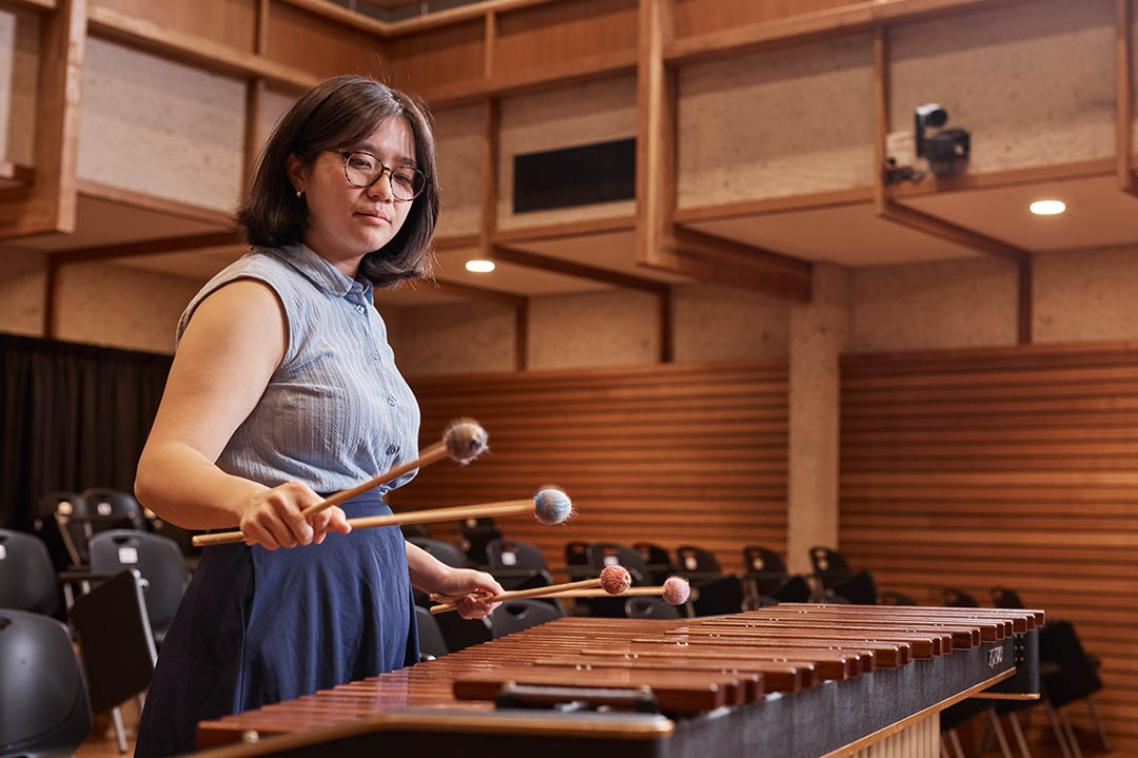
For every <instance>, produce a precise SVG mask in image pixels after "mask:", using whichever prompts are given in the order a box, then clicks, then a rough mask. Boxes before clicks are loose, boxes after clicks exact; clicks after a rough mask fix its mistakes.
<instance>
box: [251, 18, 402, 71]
mask: <svg viewBox="0 0 1138 758" xmlns="http://www.w3.org/2000/svg"><path fill="white" fill-rule="evenodd" d="M267 33H268V46H267V47H266V49H265V57H266V58H268V59H270V60H272V61H275V62H278V63H282V64H285V65H287V66H290V67H294V68H297V69H302V70H304V71H306V72H308V73H309V74H310V75H312V76H314V77H315V78H316V80H317V81H319V80H320V79H325V78H327V77H330V76H337V75H339V74H364V75H367V76H374V77H376V78H378V79H383V80H386V79H387V78H388V77H387V75H388V66H387V64H386V62H385V60H384V55H383V52H382V49H381V40H380V37H379V36H378V34H377V33H374V32H369V31H366V30H363V29H358V28H354V27H350V26H347V25H345V24H343V23H340V22H338V21H336V20H333V19H331V18H328V17H326V16H324V15H322V14H317V13H315V12H313V11H311V10H308V9H306V8H301V7H297V6H294V5H292V4H286V3H283V2H274V3H272V5H271V7H270V9H269V20H268V32H267Z"/></svg>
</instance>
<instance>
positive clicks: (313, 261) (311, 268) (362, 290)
mask: <svg viewBox="0 0 1138 758" xmlns="http://www.w3.org/2000/svg"><path fill="white" fill-rule="evenodd" d="M274 252H276V253H277V254H278V255H279V256H280V257H281V258H283V259H284V260H285V261H286V262H287V263H288V264H289V265H291V266H292V267H293V268H295V269H296V270H297V271H299V272H300V273H302V274H304V275H305V276H306V277H307V278H308V279H310V280H311V281H312V283H313V284H315V285H316V286H317V287H319V288H320V289H321V290H323V291H324V292H327V293H329V294H332V295H335V296H336V297H346V296H347V295H348V294H349V293H355V294H358V295H362V296H363V298H365V299H370V298H371V294H372V285H371V282H369V281H367V280H366V279H364V280H362V281H361V280H359V279H352V278H351V277H349V276H348V275H347V274H345V273H344V272H343V271H341V270H340V269H338V268H336V267H335V266H333V265H332V264H331V263H329V262H328V261H327V260H325V259H324V258H322V257H321V256H319V255H317V254H316V253H315V252H313V251H312V248H310V247H308V246H307V245H305V244H304V243H297V244H295V245H285V246H283V247H279V248H276V250H275V251H274Z"/></svg>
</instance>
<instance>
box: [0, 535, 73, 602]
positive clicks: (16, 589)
mask: <svg viewBox="0 0 1138 758" xmlns="http://www.w3.org/2000/svg"><path fill="white" fill-rule="evenodd" d="M0 608H11V609H13V610H18V611H31V612H32V613H42V614H44V615H45V616H50V615H52V614H53V613H55V611H56V609H58V608H59V585H58V584H57V583H56V581H55V566H53V565H52V563H51V556H50V555H48V552H47V546H46V545H44V543H43V540H41V539H40V538H39V537H35V536H33V535H31V534H25V533H23V532H13V531H9V530H7V529H0Z"/></svg>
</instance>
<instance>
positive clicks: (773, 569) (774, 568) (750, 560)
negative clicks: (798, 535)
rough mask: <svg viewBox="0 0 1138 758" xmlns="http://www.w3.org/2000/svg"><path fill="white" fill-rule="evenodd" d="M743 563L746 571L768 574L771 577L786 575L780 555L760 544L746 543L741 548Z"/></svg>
mask: <svg viewBox="0 0 1138 758" xmlns="http://www.w3.org/2000/svg"><path fill="white" fill-rule="evenodd" d="M743 565H744V566H745V567H746V570H747V571H750V572H755V573H760V574H769V575H770V576H771V577H772V578H775V577H778V576H786V575H787V570H786V563H785V562H784V561H783V560H782V556H781V555H779V554H778V553H776V552H775V551H773V550H769V549H767V548H765V547H763V546H762V545H746V546H745V547H744V548H743Z"/></svg>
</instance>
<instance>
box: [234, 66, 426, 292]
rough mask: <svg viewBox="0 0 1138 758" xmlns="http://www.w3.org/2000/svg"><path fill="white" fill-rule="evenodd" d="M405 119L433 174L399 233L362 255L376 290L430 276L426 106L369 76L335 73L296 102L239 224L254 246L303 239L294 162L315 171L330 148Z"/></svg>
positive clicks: (273, 140) (276, 133)
mask: <svg viewBox="0 0 1138 758" xmlns="http://www.w3.org/2000/svg"><path fill="white" fill-rule="evenodd" d="M393 116H401V117H403V118H404V119H406V120H407V125H408V126H409V127H410V128H411V134H412V136H413V139H414V140H415V163H416V167H417V168H418V169H419V170H420V171H422V172H423V173H424V174H425V175H426V177H427V183H426V187H425V188H424V189H423V192H422V193H421V194H420V195H419V196H418V197H416V198H415V199H414V200H413V201H412V205H411V211H410V213H408V214H407V220H406V221H405V222H404V223H403V226H402V228H400V230H399V232H398V233H397V234H396V235H395V236H394V237H392V239H391V241H390V242H388V243H387V244H386V245H385V246H384V247H383V248H382V249H380V250H374V251H372V252H370V253H368V254H367V255H365V256H364V259H363V261H362V262H361V263H360V273H362V274H363V275H364V276H366V277H367V278H368V279H369V280H370V281H371V282H372V283H373V284H374V285H375V286H377V287H390V286H393V285H394V284H396V283H398V282H400V281H402V280H404V279H415V278H419V277H423V276H427V275H428V274H429V268H430V258H429V256H428V251H429V249H430V244H431V237H432V236H433V235H434V232H435V222H436V221H437V220H438V216H439V185H438V176H437V171H436V167H435V138H434V134H433V133H432V131H431V122H430V115H429V111H428V110H427V107H426V106H425V105H424V104H423V103H421V102H420V101H419V100H418V99H417V98H415V97H414V96H412V95H409V94H407V93H405V92H400V91H399V90H397V89H392V88H390V87H388V86H387V85H385V84H381V83H380V82H378V81H376V80H375V79H372V78H370V77H367V76H337V77H333V78H331V79H326V80H325V81H323V82H321V83H320V84H317V85H316V86H315V87H313V88H312V89H310V90H309V91H308V92H307V93H306V94H305V95H304V96H303V97H301V98H300V99H299V100H297V101H296V103H295V104H293V106H292V108H290V109H289V111H288V113H286V114H285V116H284V118H282V119H281V120H280V123H278V124H277V126H276V129H274V130H273V134H272V136H271V137H269V141H268V142H267V143H266V144H265V147H264V149H263V150H262V152H261V157H260V160H259V161H258V163H257V170H256V172H255V173H254V174H253V183H252V186H251V187H250V188H249V194H248V196H247V197H246V199H245V201H244V203H243V204H242V206H241V208H240V209H238V211H237V222H238V223H239V224H240V225H241V226H242V227H244V229H245V237H246V238H247V239H248V240H249V244H251V245H259V246H262V247H281V246H284V245H293V244H297V243H299V242H303V241H304V233H305V232H306V231H307V229H308V206H307V204H306V203H305V201H304V198H303V197H297V196H296V190H295V188H294V187H293V186H292V183H291V182H290V181H289V175H288V157H289V155H295V156H296V157H297V158H299V159H300V160H301V161H302V162H303V163H304V164H305V165H306V166H311V165H312V163H313V161H315V160H316V158H317V156H319V155H320V153H321V152H323V151H325V150H336V149H339V148H342V147H345V146H348V145H353V144H355V143H358V142H361V141H363V140H364V139H366V138H367V136H368V135H370V134H371V133H372V132H373V131H375V129H376V128H377V127H378V126H379V124H381V123H382V122H383V121H385V120H387V119H389V118H391V117H393Z"/></svg>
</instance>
